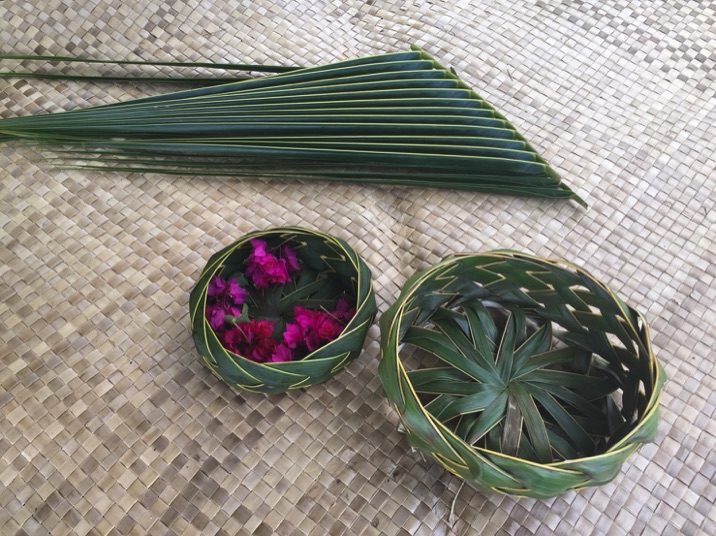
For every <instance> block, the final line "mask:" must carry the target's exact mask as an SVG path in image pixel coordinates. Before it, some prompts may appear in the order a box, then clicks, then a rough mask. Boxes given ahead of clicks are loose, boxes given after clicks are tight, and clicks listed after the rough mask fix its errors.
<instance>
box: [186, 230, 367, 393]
mask: <svg viewBox="0 0 716 536" xmlns="http://www.w3.org/2000/svg"><path fill="white" fill-rule="evenodd" d="M189 306H190V319H191V326H192V335H193V338H194V342H195V344H196V347H197V349H198V351H199V353H200V354H201V355H202V356H203V358H204V360H205V361H206V363H207V364H208V365H209V367H211V369H212V371H214V373H216V374H217V375H218V376H219V377H220V378H222V379H223V380H224V381H226V382H227V383H228V384H230V385H232V386H234V387H238V388H241V389H246V390H249V391H256V392H265V393H280V392H285V391H288V390H290V389H297V388H304V387H308V386H310V385H315V384H319V383H323V382H325V381H326V380H328V379H329V378H331V377H332V376H334V375H335V374H336V373H337V372H338V371H340V370H341V369H342V368H344V367H345V366H346V365H347V364H348V363H349V362H350V361H351V360H353V359H355V358H356V357H357V356H358V355H359V354H360V352H361V350H362V348H363V343H364V340H365V336H366V333H367V331H368V329H369V328H370V326H371V324H372V322H373V319H374V318H375V313H376V302H375V294H374V292H373V286H372V282H371V273H370V270H369V269H368V267H367V265H366V264H365V262H364V261H363V260H362V259H361V258H360V257H359V256H358V254H357V253H356V252H355V251H354V250H353V249H352V248H351V247H350V246H349V245H348V244H347V243H346V242H345V241H343V240H341V239H339V238H336V237H333V236H330V235H327V234H324V233H321V232H317V231H311V230H307V229H303V228H300V227H281V228H273V229H268V230H263V231H256V232H253V233H250V234H247V235H245V236H243V237H241V238H240V239H238V240H237V241H235V242H234V243H232V244H231V245H229V246H227V247H225V248H224V249H222V250H221V251H219V252H217V253H215V254H214V255H213V256H212V257H211V258H210V259H209V261H208V263H207V265H206V267H205V268H204V270H203V271H202V273H201V276H200V277H199V280H198V281H197V283H196V286H195V287H194V289H193V290H192V292H191V295H190V298H189Z"/></svg>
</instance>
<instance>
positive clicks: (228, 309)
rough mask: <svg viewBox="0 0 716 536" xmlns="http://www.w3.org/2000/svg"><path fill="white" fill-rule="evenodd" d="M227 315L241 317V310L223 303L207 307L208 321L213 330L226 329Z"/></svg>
mask: <svg viewBox="0 0 716 536" xmlns="http://www.w3.org/2000/svg"><path fill="white" fill-rule="evenodd" d="M226 315H231V316H240V315H241V309H239V308H238V307H235V306H233V305H227V304H223V303H214V304H211V305H207V306H206V319H207V320H208V321H209V325H210V326H211V329H213V330H218V329H221V328H222V327H224V318H225V317H226Z"/></svg>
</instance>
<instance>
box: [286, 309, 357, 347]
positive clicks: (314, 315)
mask: <svg viewBox="0 0 716 536" xmlns="http://www.w3.org/2000/svg"><path fill="white" fill-rule="evenodd" d="M354 314H355V309H354V308H351V307H350V306H349V305H348V302H347V301H346V300H344V299H343V298H341V299H340V300H338V304H337V305H336V310H335V311H333V312H330V313H329V312H327V311H317V310H311V309H306V308H305V307H300V306H297V307H295V308H294V310H293V318H294V322H293V323H289V324H287V325H286V330H285V331H284V332H283V342H284V343H286V345H287V346H288V347H289V348H292V349H294V350H295V349H301V348H306V349H307V350H308V351H309V352H313V351H314V350H315V349H317V348H320V347H321V346H323V345H324V344H326V343H328V342H331V341H332V340H333V339H335V338H336V337H338V335H340V334H341V332H342V331H343V327H344V326H345V323H346V322H348V321H349V320H350V319H351V318H353V315H354Z"/></svg>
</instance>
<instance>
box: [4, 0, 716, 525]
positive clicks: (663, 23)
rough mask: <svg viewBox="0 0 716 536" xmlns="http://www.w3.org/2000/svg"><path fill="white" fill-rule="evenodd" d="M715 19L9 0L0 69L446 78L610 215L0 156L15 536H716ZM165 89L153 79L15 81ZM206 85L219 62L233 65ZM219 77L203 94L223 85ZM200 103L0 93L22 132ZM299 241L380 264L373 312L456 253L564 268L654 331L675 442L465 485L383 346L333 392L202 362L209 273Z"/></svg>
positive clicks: (137, 92)
mask: <svg viewBox="0 0 716 536" xmlns="http://www.w3.org/2000/svg"><path fill="white" fill-rule="evenodd" d="M715 21H716V13H714V10H713V6H712V5H711V4H709V3H708V2H706V3H704V2H700V3H699V2H651V1H649V2H647V1H638V0H637V1H632V2H626V1H624V0H617V2H604V1H596V0H586V1H582V2H545V1H541V2H539V1H538V2H532V1H525V0H509V1H508V0H493V1H491V2H465V1H460V0H458V1H453V2H445V1H442V0H435V1H431V2H426V1H424V0H416V1H414V2H398V1H395V0H384V1H381V2H377V1H376V2H370V1H369V2H363V1H361V2H358V1H354V0H347V1H343V2H315V1H308V0H300V1H285V2H275V1H268V0H252V1H250V2H249V1H242V2H227V1H223V0H215V1H213V2H199V1H198V0H188V1H186V2H173V1H166V0H163V1H157V0H146V1H144V2H126V1H120V0H94V1H93V2H84V1H73V2H70V1H69V0H47V1H45V2H28V1H20V0H3V1H2V2H0V51H2V52H5V51H7V52H15V53H25V54H28V53H34V54H45V53H47V54H56V55H72V56H77V55H86V56H90V57H93V58H116V57H122V58H128V59H143V60H151V59H160V60H182V61H184V60H188V61H202V60H209V61H227V62H235V63H241V62H263V63H270V64H272V65H278V64H289V65H303V66H305V65H314V64H319V63H328V62H333V61H339V60H342V59H347V58H350V57H355V56H356V55H369V54H379V53H385V52H389V51H394V50H404V49H406V48H407V47H408V46H409V45H410V43H416V44H418V45H420V46H421V47H422V48H423V49H424V50H426V51H429V52H430V54H431V55H432V56H433V57H435V58H436V59H437V60H438V61H440V63H441V64H443V65H445V66H446V67H448V66H450V67H454V68H455V69H456V71H457V72H458V73H459V74H460V77H461V78H462V79H463V80H464V81H465V82H466V83H467V84H469V85H470V86H471V87H474V88H479V90H480V94H481V96H483V97H484V98H485V99H486V100H488V101H489V102H490V103H491V104H493V105H494V106H495V108H496V109H498V110H500V111H501V112H502V113H503V114H504V115H505V117H509V118H510V120H511V121H512V123H513V124H514V126H515V128H516V129H517V130H518V131H519V132H520V133H522V134H523V135H524V137H525V138H526V139H528V140H530V142H531V143H532V145H533V146H534V147H535V149H536V150H537V151H538V152H539V153H540V154H541V155H542V156H543V157H544V158H545V160H547V161H548V162H550V164H551V165H552V166H553V167H554V168H555V169H556V170H557V171H558V172H559V174H560V175H561V176H562V177H563V178H564V181H565V182H566V183H567V184H569V185H570V187H572V188H573V189H574V190H575V191H576V192H577V193H578V194H579V195H580V196H582V197H583V198H584V199H585V201H586V202H587V203H588V204H589V207H590V208H589V209H588V210H584V209H582V208H580V207H576V206H575V205H574V204H572V203H563V202H550V201H544V200H533V199H524V198H516V197H507V196H498V195H487V194H475V193H467V194H466V193H463V192H453V191H438V190H431V189H425V190H419V189H411V188H407V187H406V188H399V187H394V188H388V187H367V186H364V187H361V186H357V185H349V186H348V185H331V186H330V187H328V186H326V185H312V184H302V183H300V182H290V181H286V182H281V181H278V182H273V183H270V184H268V183H264V182H261V181H257V180H243V181H235V180H230V179H225V180H218V179H212V178H206V180H194V178H191V179H190V178H183V177H169V176H162V175H141V174H122V173H110V172H106V171H97V172H87V171H76V170H70V171H62V172H55V171H52V170H50V169H49V168H47V167H46V166H44V165H39V164H38V162H37V161H38V158H39V156H40V155H37V154H36V153H35V152H34V151H32V150H31V149H29V148H21V147H14V146H7V145H3V146H2V147H0V276H1V277H0V534H3V536H4V535H5V534H8V535H11V536H14V535H16V534H18V535H22V534H28V535H30V534H32V535H44V534H48V533H50V532H51V533H52V534H55V535H58V534H59V535H61V534H81V535H84V534H92V535H98V534H102V535H104V534H112V535H113V536H114V535H121V534H139V535H144V534H151V535H155V534H157V535H171V534H187V535H193V534H196V535H199V534H201V535H211V534H222V535H228V534H232V535H233V534H240V535H242V536H243V535H250V534H257V535H271V534H278V535H280V536H285V535H292V536H293V535H295V536H301V535H316V536H322V535H325V534H367V535H379V534H386V535H401V536H402V535H406V534H415V535H419V536H428V535H433V534H437V535H461V536H462V535H473V534H482V535H486V536H489V535H496V534H500V535H505V534H514V535H519V536H525V535H529V534H540V535H542V534H547V535H551V534H558V535H566V534H579V535H591V534H593V535H600V534H604V535H609V536H614V535H616V536H619V535H627V534H628V535H644V536H655V535H661V534H666V535H676V534H689V535H701V534H703V535H711V534H716V507H714V502H716V485H715V484H714V481H713V476H714V474H716V455H715V454H714V450H715V449H716V426H715V425H714V423H715V421H716V419H715V418H714V417H715V414H714V412H715V411H716V397H715V396H714V392H716V369H715V368H714V358H713V348H714V347H716V339H715V338H714V328H713V326H714V325H716V280H715V278H716V272H715V271H714V266H716V251H715V250H714V243H716V234H715V228H716V219H715V218H716V206H715V203H716V193H715V192H714V190H715V189H716V156H715V154H716V152H715V151H714V146H713V135H712V131H713V125H714V124H715V123H716V109H715V108H714V106H715V103H716V98H715V95H714V91H715V89H716V87H715V82H716V78H715V75H716V71H715V70H714V67H715V64H714V60H715V58H714V50H716V28H715V27H716V22H715ZM15 68H18V69H19V68H22V69H23V70H30V69H36V70H42V71H45V72H52V71H56V70H58V69H60V70H63V71H64V72H68V73H69V72H73V71H79V72H83V73H85V74H97V73H114V74H123V73H126V72H130V73H134V74H138V75H139V74H145V75H148V76H149V75H155V74H156V75H159V74H161V75H165V76H169V75H170V74H171V70H169V69H166V68H162V69H157V70H155V69H144V68H140V67H139V66H135V67H132V66H128V67H120V66H117V67H113V68H106V69H105V68H100V67H99V66H93V65H67V66H65V65H47V66H44V65H41V64H40V65H23V64H21V63H20V62H14V63H13V62H8V64H7V66H5V64H4V63H3V64H0V70H5V69H15ZM212 73H213V71H212ZM212 73H210V72H205V71H203V70H201V69H197V70H196V75H197V76H199V75H209V74H212ZM184 87H185V86H171V85H166V84H162V85H153V84H142V85H141V86H135V85H132V84H117V83H100V84H98V83H89V82H71V81H60V82H53V81H46V80H22V79H13V80H2V81H0V115H2V116H3V117H15V116H18V115H28V114H34V113H41V112H53V111H59V110H65V109H75V108H78V107H85V106H89V105H94V104H102V103H106V102H117V101H119V100H124V99H128V98H136V97H140V96H143V95H146V94H148V93H149V92H150V91H151V92H155V91H167V92H169V91H174V90H180V89H182V88H184ZM285 225H300V226H302V227H305V228H309V229H315V230H318V231H321V232H324V233H327V234H331V235H333V236H337V237H339V238H341V239H343V240H345V241H346V242H347V243H349V244H350V245H351V246H352V247H353V248H354V249H355V251H356V252H357V253H358V254H359V255H360V256H361V257H362V258H364V259H365V261H366V264H367V265H368V266H369V267H370V269H371V271H372V273H373V277H374V288H375V292H376V299H377V304H378V309H379V315H380V314H382V313H384V312H385V311H386V310H387V307H388V306H389V305H390V304H391V303H393V302H394V301H395V300H396V299H397V297H398V294H399V291H400V288H401V287H402V285H403V284H404V283H405V281H406V279H407V277H408V276H410V275H412V274H414V273H416V272H417V271H419V270H422V269H425V268H428V267H429V266H432V265H433V264H435V263H436V262H438V261H439V260H440V259H443V258H445V257H446V256H447V255H449V254H451V253H462V252H465V251H490V250H493V249H498V248H511V249H514V250H518V251H525V252H530V253H533V254H535V255H538V256H540V257H546V258H559V259H567V260H569V261H571V262H574V263H575V264H577V265H578V266H580V267H582V268H583V269H585V270H587V271H588V272H589V273H590V274H592V275H593V276H594V277H595V278H597V279H599V280H600V281H603V282H604V283H606V284H607V285H608V286H609V287H610V288H611V289H612V290H613V291H614V292H616V293H617V294H618V295H619V296H620V297H621V298H622V299H623V300H624V301H625V302H627V303H628V304H629V305H630V306H632V307H634V308H635V309H637V310H639V311H640V312H642V313H643V314H644V315H645V317H646V319H647V321H648V324H649V328H650V333H651V341H652V347H653V350H654V353H655V355H656V357H657V358H658V360H659V361H660V362H661V363H663V365H664V368H665V370H666V375H667V376H668V378H669V380H668V381H667V383H666V384H665V386H664V390H663V394H662V398H661V404H660V418H659V426H658V431H657V436H656V438H655V441H654V442H653V443H649V444H645V445H644V446H643V447H642V448H640V449H639V450H638V451H637V452H635V453H634V454H633V455H632V456H630V457H629V458H628V460H627V461H626V462H625V463H624V464H623V466H622V468H621V470H620V471H619V474H618V475H617V476H616V478H615V479H614V480H613V481H612V482H610V483H608V484H605V485H602V486H598V487H591V488H587V489H584V490H581V491H570V492H568V493H566V494H564V495H561V496H559V497H557V498H554V499H549V500H536V499H516V498H513V497H510V496H506V495H502V494H497V493H486V492H480V491H476V490H474V489H473V488H472V487H470V486H465V487H464V488H463V489H462V491H461V492H460V494H459V496H458V498H457V501H456V502H455V509H454V516H453V518H452V519H448V517H449V516H448V514H449V511H450V507H451V504H452V502H453V499H454V498H455V494H456V492H457V490H458V489H459V487H460V484H461V482H462V480H461V479H459V478H456V477H454V476H452V475H451V474H450V473H449V472H448V471H446V470H445V469H444V468H443V467H442V466H440V465H439V464H438V463H437V462H434V461H432V460H429V459H423V457H421V455H420V454H418V453H416V452H413V451H412V450H411V448H410V445H409V444H408V443H407V440H406V439H405V437H404V435H402V434H400V433H399V432H398V431H397V424H398V419H397V415H396V413H395V411H394V410H393V409H392V407H391V406H390V405H389V403H388V402H387V401H386V399H385V396H384V394H383V389H382V386H381V383H380V380H379V378H378V377H377V365H378V353H379V348H378V329H377V327H375V326H374V327H373V328H371V329H370V330H369V332H368V338H367V340H366V344H365V351H364V353H363V354H361V355H360V356H359V357H358V358H357V359H355V360H354V361H353V362H351V363H350V364H349V365H348V366H347V367H346V368H345V369H344V370H343V371H341V372H340V373H339V374H336V375H335V376H334V377H333V379H331V380H329V381H328V382H326V383H324V384H322V385H321V386H315V387H311V388H310V389H306V390H297V391H291V392H289V393H287V394H284V395H268V396H267V395H264V394H254V393H247V392H243V391H242V392H238V391H237V390H235V389H233V388H232V387H230V386H228V385H227V384H226V383H225V382H223V381H221V380H220V379H218V378H217V377H216V376H215V375H214V374H213V373H212V372H211V370H210V369H209V367H207V366H206V365H205V364H204V363H203V362H202V361H201V359H200V358H199V357H198V355H197V351H196V348H195V345H194V341H193V340H192V336H191V326H190V322H189V312H188V303H189V293H190V292H191V289H192V288H193V287H194V285H195V284H196V282H197V280H198V278H199V275H200V274H201V271H202V270H203V268H204V267H205V265H206V262H207V259H209V257H211V255H212V254H213V253H215V252H216V251H219V250H221V249H222V248H223V247H225V246H226V245H227V244H230V243H232V242H233V241H234V240H236V239H237V237H240V236H242V235H244V234H246V233H248V232H251V231H253V230H256V229H266V228H269V227H277V226H285Z"/></svg>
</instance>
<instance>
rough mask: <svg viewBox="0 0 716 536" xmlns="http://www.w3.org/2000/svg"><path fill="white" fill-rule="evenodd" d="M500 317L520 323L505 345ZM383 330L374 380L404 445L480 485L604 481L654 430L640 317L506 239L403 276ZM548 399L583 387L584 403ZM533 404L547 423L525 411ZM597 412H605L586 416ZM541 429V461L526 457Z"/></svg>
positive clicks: (550, 490)
mask: <svg viewBox="0 0 716 536" xmlns="http://www.w3.org/2000/svg"><path fill="white" fill-rule="evenodd" d="M508 317H512V318H513V320H514V319H520V318H521V319H522V320H523V324H522V325H524V326H526V328H525V333H524V334H523V339H522V342H521V343H519V344H522V346H520V347H519V348H518V346H519V344H512V343H513V342H514V341H511V343H510V347H509V348H508V350H505V349H504V348H505V347H507V343H506V342H505V341H506V340H507V339H508V338H514V337H515V334H510V333H508V332H509V331H510V329H509V328H508V326H514V325H515V322H513V321H512V320H509V319H508V320H505V319H506V318H508ZM380 328H381V350H382V357H381V363H380V366H379V374H380V379H381V381H382V383H383V386H384V389H385V393H386V396H387V397H388V399H389V400H390V402H391V403H392V404H393V405H394V407H395V409H396V410H397V412H398V414H399V417H400V422H401V428H403V429H404V431H405V433H406V436H407V439H408V441H409V443H410V444H411V445H412V446H414V447H416V448H418V449H419V450H421V451H423V452H424V453H427V454H428V455H430V456H432V457H434V458H435V459H436V460H437V461H438V462H439V463H440V464H441V465H443V466H444V467H445V468H447V469H448V470H449V471H451V472H452V473H454V474H456V475H458V476H460V477H462V478H463V479H464V480H465V481H467V482H469V483H471V484H472V485H474V486H475V487H477V488H478V489H482V490H488V491H496V492H501V493H507V494H511V495H517V496H529V497H536V498H548V497H553V496H555V495H558V494H561V493H564V492H566V491H568V490H573V489H579V488H583V487H586V486H594V485H599V484H604V483H607V482H609V481H611V480H612V479H614V478H615V476H616V475H617V474H618V473H619V471H620V468H621V466H622V464H623V462H624V461H625V460H626V459H627V457H628V456H629V455H630V454H632V453H633V452H634V451H635V450H636V449H637V448H638V447H639V446H640V445H641V444H642V443H644V442H648V441H651V440H652V439H653V438H654V435H655V433H656V427H657V408H658V401H659V397H660V394H661V389H662V385H663V382H664V380H665V374H664V371H663V368H662V367H661V366H660V364H659V363H658V362H657V360H656V358H655V356H654V353H653V351H652V348H651V344H650V342H649V332H648V328H647V324H646V321H645V319H644V317H643V316H642V315H641V314H640V313H639V312H637V311H636V310H634V309H632V308H631V307H629V306H628V305H626V304H625V303H624V302H622V300H620V299H619V298H618V297H617V296H616V295H615V294H614V293H612V292H611V291H610V290H609V289H608V288H607V287H606V286H605V285H604V284H602V283H600V282H599V281H597V280H596V279H594V278H593V277H592V276H590V275H589V274H588V273H586V272H585V271H583V270H581V269H579V268H577V267H576V266H573V265H570V264H567V263H564V262H558V261H552V260H546V259H541V258H537V257H533V256H530V255H525V254H520V253H517V252H512V251H492V252H489V253H484V254H465V255H455V256H451V257H448V258H447V259H445V260H443V261H442V262H440V263H438V264H436V265H434V266H433V267H431V268H429V269H427V270H425V271H423V272H420V273H418V274H416V275H415V276H413V277H412V278H410V279H409V280H408V281H407V282H406V284H405V286H404V287H403V289H402V292H401V295H400V297H399V299H398V301H397V302H396V303H394V304H393V305H392V306H391V307H390V308H389V310H388V311H387V312H386V313H385V314H384V315H383V316H382V317H381V319H380ZM484 335H486V336H484ZM532 335H534V337H532ZM528 337H531V338H529V340H528V341H527V342H524V340H525V339H526V338H528ZM535 341H537V342H535ZM540 345H542V346H541V348H538V346H540ZM512 346H514V348H515V350H514V353H513V348H512ZM426 350H427V351H426ZM486 356H489V359H491V360H492V361H491V362H489V361H487V357H486ZM506 356H509V357H506ZM565 356H569V357H565ZM518 361H519V364H518ZM506 363H509V364H506ZM515 370H520V371H521V372H519V373H517V374H516V375H515V374H514V371H515ZM510 371H512V372H510ZM535 371H538V372H535ZM511 374H512V376H511ZM485 378H487V380H486V379H485ZM501 378H502V379H501ZM553 378H564V379H565V385H562V386H560V385H552V386H550V387H549V389H550V392H551V393H553V394H554V396H552V395H551V394H549V393H548V394H547V395H545V394H544V392H543V391H542V389H541V385H540V384H539V382H540V381H545V379H547V380H550V379H553ZM503 379H504V381H503ZM493 380H494V381H493ZM523 380H524V381H523ZM527 380H528V381H527ZM518 384H519V385H518ZM605 385H607V386H609V385H611V386H613V389H611V390H613V392H611V393H609V394H606V395H605V393H604V391H605V390H604V389H603V387H604V386H605ZM567 391H569V392H567ZM446 393H449V394H446ZM517 395H520V396H517ZM531 395H534V396H531ZM498 398H499V401H498V402H495V400H497V399H498ZM556 399H560V400H567V401H570V400H571V401H574V400H577V401H578V402H580V403H584V400H585V399H590V400H589V404H588V405H587V406H586V407H587V408H588V411H587V413H589V415H585V414H581V413H579V412H578V411H576V410H574V409H573V408H571V407H570V404H569V403H567V404H564V406H565V407H566V410H564V409H560V408H556V407H555V405H554V403H553V400H556ZM515 400H516V401H517V402H521V404H522V405H521V406H520V404H515V403H514V402H515ZM530 401H532V402H530ZM542 401H544V405H543V404H541V402H542ZM547 402H549V404H548V403H547ZM531 403H534V406H533V409H530V408H529V407H527V406H528V405H529V404H531ZM515 408H517V409H515ZM520 408H523V409H524V412H523V413H520V411H519V409H520ZM501 411H502V413H500V412H501ZM528 411H538V412H539V413H538V414H539V415H540V416H542V417H544V422H545V423H546V424H544V429H542V428H541V427H540V426H539V423H535V421H534V420H532V421H531V422H526V421H527V419H526V418H525V419H524V422H523V420H520V415H522V417H525V416H527V415H528V414H529V413H528ZM602 411H603V413H601V412H602ZM552 413H553V414H554V415H556V416H557V420H558V421H559V420H560V419H561V420H562V422H564V421H570V422H568V423H567V425H568V426H569V429H570V430H574V431H576V432H577V434H576V435H577V436H578V440H580V441H581V440H583V441H582V444H584V443H586V447H584V448H585V451H589V454H588V455H585V454H583V453H580V454H576V455H574V457H570V456H568V455H567V456H564V455H562V456H560V455H559V452H562V453H564V452H570V451H572V452H577V451H578V450H579V449H576V448H574V447H572V446H571V445H570V444H568V441H566V440H565V438H564V437H563V435H561V429H560V427H559V423H558V422H556V421H555V419H554V418H553V417H552V416H551V415H552ZM602 414H603V415H604V417H605V420H610V421H611V422H595V415H597V416H599V415H602ZM532 415H534V413H532ZM480 419H482V420H480ZM596 421H599V419H596ZM466 423H467V424H466ZM575 423H576V424H575ZM528 425H530V426H531V427H530V426H528ZM581 425H584V427H585V429H586V430H587V432H586V433H584V434H583V433H582V432H583V431H580V430H579V429H580V428H581ZM466 430H468V432H467V433H466V432H465V431H466ZM540 430H543V431H545V430H546V432H547V434H545V435H544V438H546V439H548V440H549V443H548V449H547V450H548V452H549V454H550V456H551V458H550V459H542V460H539V459H538V460H535V459H534V456H535V454H534V449H533V448H532V445H536V444H537V443H538V441H537V440H539V441H542V439H540V438H538V437H537V436H538V435H539V434H538V432H539V431H540ZM593 430H595V432H594V434H592V431H593ZM470 432H475V433H474V434H473V435H472V436H471V435H470ZM514 438H517V439H516V440H515V439H514ZM590 441H591V443H590ZM580 452H581V451H580ZM543 458H544V452H543Z"/></svg>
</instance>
